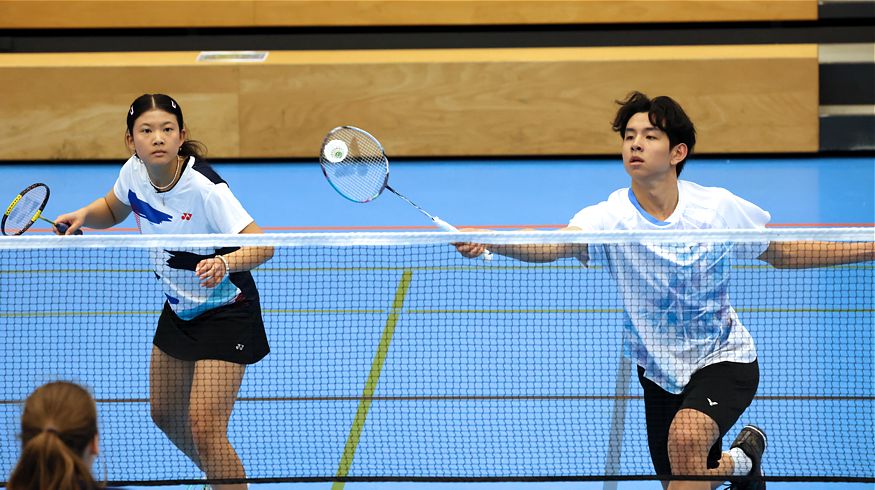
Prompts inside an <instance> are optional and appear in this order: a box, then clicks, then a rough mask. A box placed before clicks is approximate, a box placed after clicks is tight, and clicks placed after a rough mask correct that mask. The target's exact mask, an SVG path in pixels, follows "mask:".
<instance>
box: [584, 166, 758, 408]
mask: <svg viewBox="0 0 875 490" xmlns="http://www.w3.org/2000/svg"><path fill="white" fill-rule="evenodd" d="M678 193H679V199H678V205H677V207H676V208H675V210H674V212H673V213H672V215H671V216H669V217H668V218H667V219H666V220H665V221H659V220H656V219H655V218H653V217H652V216H650V215H649V214H647V212H646V211H644V210H643V209H642V208H641V206H640V205H639V204H638V201H637V200H636V199H635V196H634V194H633V193H632V190H631V188H624V189H619V190H617V191H614V192H613V193H612V194H611V195H610V196H609V197H608V199H607V200H606V201H603V202H600V203H599V204H596V205H594V206H589V207H587V208H584V209H582V210H581V211H580V212H578V213H577V214H576V215H575V216H574V217H573V218H572V219H571V221H570V222H569V226H576V227H578V228H581V229H582V230H586V231H615V230H697V229H751V228H764V227H765V225H766V223H768V222H769V220H770V219H771V216H770V215H769V213H767V212H766V211H764V210H762V209H761V208H759V207H757V206H756V205H754V204H752V203H750V202H748V201H745V200H744V199H742V198H740V197H738V196H736V195H734V194H732V193H731V192H729V191H727V190H726V189H722V188H719V187H703V186H700V185H698V184H694V183H692V182H688V181H683V180H681V181H678ZM767 247H768V243H753V244H751V243H746V244H741V243H737V244H735V243H629V244H618V245H615V244H609V245H590V246H589V256H590V261H591V262H600V261H605V262H606V265H607V267H608V270H609V271H610V273H611V276H612V277H613V278H614V280H616V282H617V285H618V286H619V289H620V294H621V295H622V299H623V303H624V307H625V310H626V315H625V316H626V320H625V334H624V351H625V353H626V355H627V356H628V357H629V358H631V359H633V360H635V361H636V362H637V363H638V365H639V366H641V367H643V368H644V369H645V377H647V378H648V379H650V380H651V381H653V382H654V383H656V384H658V385H659V386H661V387H662V388H663V389H664V390H666V391H668V392H670V393H675V394H677V393H680V392H681V391H683V389H684V387H685V386H686V385H687V383H688V382H689V380H690V377H691V376H692V375H693V373H695V372H696V371H698V370H699V369H701V368H703V367H705V366H708V365H711V364H715V363H718V362H724V361H732V362H743V363H748V362H753V361H754V360H755V359H756V348H755V347H754V343H753V339H752V338H751V336H750V333H749V332H748V331H747V329H746V328H745V327H744V325H742V324H741V321H739V319H738V315H736V312H735V310H734V309H733V308H732V306H731V305H730V295H729V277H730V272H731V265H732V259H733V258H756V257H758V256H759V255H760V254H762V253H763V252H764V251H765V249H766V248H767Z"/></svg>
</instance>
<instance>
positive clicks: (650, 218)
mask: <svg viewBox="0 0 875 490" xmlns="http://www.w3.org/2000/svg"><path fill="white" fill-rule="evenodd" d="M629 200H630V201H631V202H632V205H633V206H635V209H637V210H638V212H639V213H641V216H644V217H645V218H647V221H649V222H651V223H653V224H654V225H658V226H665V225H668V224H670V223H669V222H668V221H660V220H658V219H656V218H654V217H653V216H651V215H650V213H648V212H647V211H645V210H644V208H642V207H641V204H640V203H639V202H638V198H636V197H635V193H634V192H632V188H631V187H630V188H629Z"/></svg>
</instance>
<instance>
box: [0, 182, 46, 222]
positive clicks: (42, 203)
mask: <svg viewBox="0 0 875 490" xmlns="http://www.w3.org/2000/svg"><path fill="white" fill-rule="evenodd" d="M48 202H49V186H47V185H45V184H43V183H39V182H38V183H36V184H32V185H30V186H28V187H27V189H24V190H23V191H21V192H19V193H18V195H17V196H15V199H13V200H12V204H10V205H9V207H7V208H6V212H5V213H3V219H2V221H0V232H2V233H3V234H4V235H21V234H22V233H24V232H25V231H27V230H28V228H30V227H31V226H33V224H34V223H35V222H36V220H37V219H39V217H40V215H41V214H42V212H43V209H45V207H46V203H48Z"/></svg>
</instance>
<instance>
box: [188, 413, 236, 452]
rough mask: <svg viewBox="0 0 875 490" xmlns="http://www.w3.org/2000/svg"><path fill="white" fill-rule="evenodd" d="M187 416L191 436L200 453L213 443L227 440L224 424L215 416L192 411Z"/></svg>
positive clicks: (208, 448)
mask: <svg viewBox="0 0 875 490" xmlns="http://www.w3.org/2000/svg"><path fill="white" fill-rule="evenodd" d="M189 417H190V420H191V438H192V440H193V441H194V444H195V446H196V447H197V450H198V453H200V454H201V455H203V454H204V453H205V452H208V451H209V450H210V447H212V446H213V445H215V444H217V443H222V442H225V441H226V440H227V431H226V427H225V424H223V423H222V421H220V420H217V419H216V417H211V416H208V415H204V414H198V413H192V414H190V415H189Z"/></svg>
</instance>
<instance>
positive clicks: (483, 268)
mask: <svg viewBox="0 0 875 490" xmlns="http://www.w3.org/2000/svg"><path fill="white" fill-rule="evenodd" d="M602 269H604V267H603V266H599V265H594V266H589V267H583V266H581V265H580V264H573V265H472V266H419V267H259V268H258V269H255V270H253V272H254V273H256V274H259V273H262V274H263V273H268V272H269V273H311V272H398V271H408V270H409V271H414V272H499V271H517V270H545V271H553V270H580V271H598V270H602ZM732 269H735V270H774V271H776V272H777V271H778V270H779V269H775V268H774V267H772V266H770V265H765V264H764V265H733V266H732ZM816 269H827V270H873V269H875V265H860V264H845V265H832V266H826V267H817V268H816ZM793 270H798V269H793ZM805 270H813V269H805ZM151 272H153V271H152V269H28V270H19V269H6V270H0V275H3V274H8V275H20V274H25V275H26V274H34V275H37V274H71V273H72V274H104V273H105V274H129V273H144V274H145V273H151Z"/></svg>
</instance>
